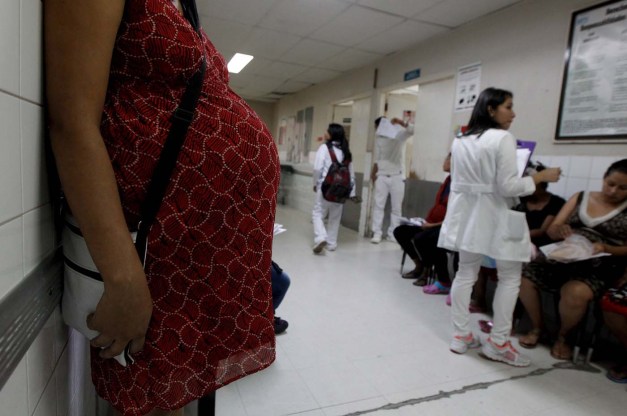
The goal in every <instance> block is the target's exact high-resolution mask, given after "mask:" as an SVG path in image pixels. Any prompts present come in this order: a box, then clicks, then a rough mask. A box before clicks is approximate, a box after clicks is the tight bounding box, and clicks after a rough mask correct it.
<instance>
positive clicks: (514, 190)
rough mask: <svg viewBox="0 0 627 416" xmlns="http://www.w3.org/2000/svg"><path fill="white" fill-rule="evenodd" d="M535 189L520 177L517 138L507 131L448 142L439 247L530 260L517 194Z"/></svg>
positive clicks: (529, 192) (526, 193)
mask: <svg viewBox="0 0 627 416" xmlns="http://www.w3.org/2000/svg"><path fill="white" fill-rule="evenodd" d="M535 189H536V186H535V184H534V182H533V178H531V177H529V176H527V177H523V178H519V177H518V169H517V167H516V139H515V138H514V136H512V135H511V134H510V133H508V132H507V131H506V130H500V129H489V130H487V131H486V132H484V133H483V134H482V135H481V136H479V137H478V136H477V135H471V136H464V137H461V138H456V139H455V140H454V141H453V146H452V158H451V193H450V195H449V199H448V207H447V210H446V217H445V218H444V223H443V224H442V228H441V230H440V238H439V241H438V246H439V247H443V248H446V249H449V250H453V251H459V250H464V251H468V252H471V253H479V254H484V255H487V256H490V257H492V258H495V259H498V260H510V261H523V262H525V261H529V259H530V256H531V241H530V238H529V227H528V225H527V220H526V218H525V214H524V213H523V212H517V211H513V210H511V207H512V206H513V205H514V204H515V202H516V200H517V197H519V196H524V195H530V194H532V193H533V192H534V191H535Z"/></svg>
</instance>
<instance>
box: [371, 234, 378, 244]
mask: <svg viewBox="0 0 627 416" xmlns="http://www.w3.org/2000/svg"><path fill="white" fill-rule="evenodd" d="M370 242H371V243H372V244H379V243H380V242H381V236H380V235H375V236H374V237H372V238H371V239H370Z"/></svg>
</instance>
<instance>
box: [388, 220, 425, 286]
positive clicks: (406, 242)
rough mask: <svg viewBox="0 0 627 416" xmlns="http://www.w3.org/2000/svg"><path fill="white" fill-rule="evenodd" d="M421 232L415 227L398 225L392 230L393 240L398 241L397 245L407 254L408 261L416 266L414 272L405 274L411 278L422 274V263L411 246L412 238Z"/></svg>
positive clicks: (420, 229)
mask: <svg viewBox="0 0 627 416" xmlns="http://www.w3.org/2000/svg"><path fill="white" fill-rule="evenodd" d="M421 231H422V228H420V227H418V226H416V225H399V226H398V227H396V228H395V229H394V238H396V241H398V244H400V246H401V247H402V248H403V251H404V252H405V253H407V255H408V256H409V258H410V259H412V261H413V262H414V265H415V266H416V267H415V268H414V270H412V271H411V272H409V273H406V274H407V275H408V276H409V275H411V277H414V275H415V276H418V275H420V273H421V272H422V263H421V262H420V259H419V257H418V252H416V248H415V247H414V245H413V244H412V241H411V240H412V238H413V237H414V236H415V235H416V234H417V233H419V232H421Z"/></svg>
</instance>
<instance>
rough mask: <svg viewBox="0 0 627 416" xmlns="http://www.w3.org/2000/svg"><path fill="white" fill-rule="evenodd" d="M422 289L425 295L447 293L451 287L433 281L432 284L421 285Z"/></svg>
mask: <svg viewBox="0 0 627 416" xmlns="http://www.w3.org/2000/svg"><path fill="white" fill-rule="evenodd" d="M422 291H423V293H426V294H427V295H448V293H449V292H450V291H451V288H450V287H446V286H444V285H442V284H441V283H440V282H435V283H434V284H432V285H429V286H425V287H423V288H422Z"/></svg>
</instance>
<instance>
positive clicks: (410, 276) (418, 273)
mask: <svg viewBox="0 0 627 416" xmlns="http://www.w3.org/2000/svg"><path fill="white" fill-rule="evenodd" d="M421 275H422V267H421V268H419V269H414V270H411V271H409V272H407V273H403V274H402V275H401V277H402V278H403V279H419V278H420V276H421Z"/></svg>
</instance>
